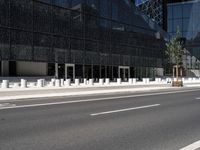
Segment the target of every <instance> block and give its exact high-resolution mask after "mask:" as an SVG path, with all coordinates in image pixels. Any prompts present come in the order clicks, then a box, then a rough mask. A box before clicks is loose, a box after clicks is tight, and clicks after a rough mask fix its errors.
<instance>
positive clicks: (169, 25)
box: [167, 20, 173, 32]
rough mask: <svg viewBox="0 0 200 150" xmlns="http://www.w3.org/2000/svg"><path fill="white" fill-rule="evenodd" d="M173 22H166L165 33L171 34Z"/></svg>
mask: <svg viewBox="0 0 200 150" xmlns="http://www.w3.org/2000/svg"><path fill="white" fill-rule="evenodd" d="M172 22H173V20H168V21H167V24H168V25H167V31H168V32H172V31H173V25H172Z"/></svg>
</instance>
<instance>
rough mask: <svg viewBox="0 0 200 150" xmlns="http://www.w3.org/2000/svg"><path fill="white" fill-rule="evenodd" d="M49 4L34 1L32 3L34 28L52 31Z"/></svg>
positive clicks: (41, 30)
mask: <svg viewBox="0 0 200 150" xmlns="http://www.w3.org/2000/svg"><path fill="white" fill-rule="evenodd" d="M51 10H52V9H51V6H48V5H45V4H40V3H35V5H34V30H36V31H40V32H48V33H49V32H52V11H51Z"/></svg>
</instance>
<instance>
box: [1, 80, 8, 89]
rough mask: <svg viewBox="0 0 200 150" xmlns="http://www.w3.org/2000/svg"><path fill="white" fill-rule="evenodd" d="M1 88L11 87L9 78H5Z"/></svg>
mask: <svg viewBox="0 0 200 150" xmlns="http://www.w3.org/2000/svg"><path fill="white" fill-rule="evenodd" d="M1 88H3V89H7V88H9V81H8V80H3V81H2V84H1Z"/></svg>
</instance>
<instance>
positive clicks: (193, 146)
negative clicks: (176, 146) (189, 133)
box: [180, 141, 200, 150]
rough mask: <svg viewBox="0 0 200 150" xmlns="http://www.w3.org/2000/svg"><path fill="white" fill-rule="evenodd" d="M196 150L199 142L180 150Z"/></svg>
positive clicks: (199, 146)
mask: <svg viewBox="0 0 200 150" xmlns="http://www.w3.org/2000/svg"><path fill="white" fill-rule="evenodd" d="M198 148H200V141H197V142H195V143H192V144H191V145H188V146H186V147H184V148H181V149H180V150H197V149H198Z"/></svg>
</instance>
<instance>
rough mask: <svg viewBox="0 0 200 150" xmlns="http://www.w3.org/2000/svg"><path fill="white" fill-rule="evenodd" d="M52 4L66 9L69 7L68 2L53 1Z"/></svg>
mask: <svg viewBox="0 0 200 150" xmlns="http://www.w3.org/2000/svg"><path fill="white" fill-rule="evenodd" d="M53 4H54V5H57V6H61V7H66V8H68V7H69V5H70V0H53Z"/></svg>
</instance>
